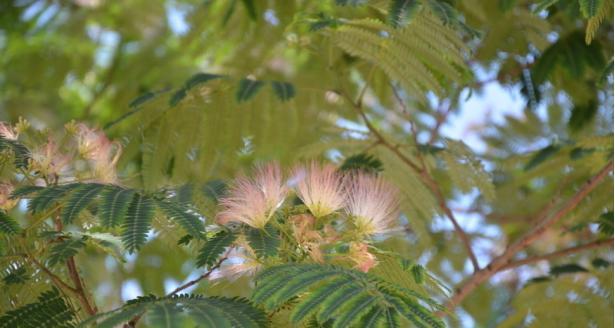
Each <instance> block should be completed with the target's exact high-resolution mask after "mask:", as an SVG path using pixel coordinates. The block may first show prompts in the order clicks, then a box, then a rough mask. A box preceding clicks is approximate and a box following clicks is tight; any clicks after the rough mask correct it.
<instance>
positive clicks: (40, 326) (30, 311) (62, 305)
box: [0, 288, 75, 328]
mask: <svg viewBox="0 0 615 328" xmlns="http://www.w3.org/2000/svg"><path fill="white" fill-rule="evenodd" d="M74 326H75V313H74V312H73V310H72V309H71V308H70V307H69V305H68V304H67V303H66V302H65V301H64V299H63V298H62V296H61V295H60V292H59V291H58V290H57V289H55V288H54V289H52V290H50V291H47V292H44V293H42V294H41V295H39V296H38V299H37V301H36V302H34V303H30V304H26V305H24V306H22V307H19V308H17V309H15V310H12V311H9V312H6V313H5V314H4V315H3V316H1V317H0V328H33V327H37V328H68V327H74Z"/></svg>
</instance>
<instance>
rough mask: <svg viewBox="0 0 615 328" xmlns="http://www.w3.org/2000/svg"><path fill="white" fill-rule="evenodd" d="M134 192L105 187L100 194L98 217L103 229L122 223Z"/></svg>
mask: <svg viewBox="0 0 615 328" xmlns="http://www.w3.org/2000/svg"><path fill="white" fill-rule="evenodd" d="M134 194H135V191H134V190H133V189H124V188H120V187H116V186H107V187H106V188H105V190H103V191H102V192H101V194H100V195H101V197H100V198H101V201H100V204H99V205H98V217H99V219H100V222H101V224H102V225H103V226H105V227H115V226H117V225H119V224H121V223H122V221H123V220H124V217H125V216H126V212H127V211H128V207H129V206H130V202H131V200H132V199H133V197H134Z"/></svg>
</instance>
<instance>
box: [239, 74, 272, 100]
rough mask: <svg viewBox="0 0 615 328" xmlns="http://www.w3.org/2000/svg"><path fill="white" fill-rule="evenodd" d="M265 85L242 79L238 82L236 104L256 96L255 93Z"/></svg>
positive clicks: (260, 82)
mask: <svg viewBox="0 0 615 328" xmlns="http://www.w3.org/2000/svg"><path fill="white" fill-rule="evenodd" d="M263 85H265V83H264V82H263V81H258V80H251V79H242V80H241V81H239V89H238V90H237V94H236V96H235V98H236V99H237V102H244V101H247V100H250V99H251V98H252V97H254V96H256V93H257V92H258V91H259V90H260V89H261V88H262V87H263Z"/></svg>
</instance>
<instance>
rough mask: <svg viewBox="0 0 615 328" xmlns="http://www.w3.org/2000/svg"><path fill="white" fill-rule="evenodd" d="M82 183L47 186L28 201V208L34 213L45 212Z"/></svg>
mask: <svg viewBox="0 0 615 328" xmlns="http://www.w3.org/2000/svg"><path fill="white" fill-rule="evenodd" d="M81 185H82V184H80V183H71V184H66V185H60V186H52V187H47V188H45V189H43V190H41V191H39V192H38V193H37V194H36V196H35V197H33V198H32V199H31V200H30V202H28V209H29V210H30V212H32V213H33V214H36V213H40V212H43V211H45V210H47V209H49V208H50V207H51V206H52V205H54V204H55V203H56V202H58V201H60V200H61V199H62V198H63V197H64V196H65V195H66V194H67V193H69V192H70V191H71V190H73V189H75V188H77V187H79V186H81Z"/></svg>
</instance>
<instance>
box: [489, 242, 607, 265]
mask: <svg viewBox="0 0 615 328" xmlns="http://www.w3.org/2000/svg"><path fill="white" fill-rule="evenodd" d="M605 246H611V247H613V238H609V239H602V240H596V241H593V242H591V243H587V244H583V245H579V246H574V247H570V248H565V249H562V250H559V251H556V252H553V253H549V254H544V255H537V256H532V257H528V258H525V259H522V260H518V261H514V262H510V263H508V264H506V265H504V266H503V267H502V268H500V270H499V271H504V270H509V269H513V268H516V267H519V266H522V265H527V264H532V263H536V262H539V261H544V260H552V259H555V258H558V257H562V256H566V255H570V254H574V253H578V252H582V251H585V250H589V249H594V248H601V247H605Z"/></svg>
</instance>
